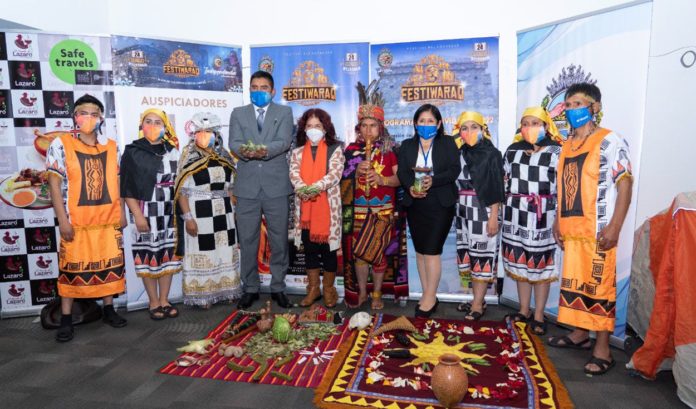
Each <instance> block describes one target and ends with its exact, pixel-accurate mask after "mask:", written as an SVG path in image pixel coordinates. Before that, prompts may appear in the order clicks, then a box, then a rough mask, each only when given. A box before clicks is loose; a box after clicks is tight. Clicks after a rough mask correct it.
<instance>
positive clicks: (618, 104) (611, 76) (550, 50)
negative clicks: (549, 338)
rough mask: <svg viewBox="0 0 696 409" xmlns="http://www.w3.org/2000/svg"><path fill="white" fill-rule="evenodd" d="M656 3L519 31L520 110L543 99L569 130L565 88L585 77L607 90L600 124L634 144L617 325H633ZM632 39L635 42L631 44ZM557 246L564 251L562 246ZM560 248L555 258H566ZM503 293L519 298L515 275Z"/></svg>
mask: <svg viewBox="0 0 696 409" xmlns="http://www.w3.org/2000/svg"><path fill="white" fill-rule="evenodd" d="M651 8H652V4H651V3H642V4H638V5H633V6H629V7H625V8H620V9H615V10H611V11H607V12H604V13H601V14H595V15H591V16H586V17H582V18H578V19H575V20H571V21H565V22H562V23H559V24H553V25H549V26H544V27H541V28H536V29H533V30H529V31H525V32H521V33H518V36H517V48H518V50H517V52H518V60H517V72H518V80H517V84H518V86H517V92H518V95H517V97H518V102H517V118H518V119H519V118H520V115H521V114H522V112H523V111H524V109H525V108H526V107H529V106H539V105H541V106H543V107H545V108H546V109H547V110H548V111H549V112H550V113H551V116H552V117H553V120H554V121H555V122H556V125H557V126H558V128H559V129H560V130H561V133H562V134H563V135H564V136H565V135H567V133H568V125H567V123H566V120H565V113H564V109H565V108H564V105H563V101H564V97H565V91H566V89H567V88H568V87H569V86H570V85H572V84H575V83H578V82H590V83H593V84H596V85H597V86H598V87H599V88H600V90H601V92H602V114H601V116H600V118H599V119H600V120H601V126H602V127H605V128H608V129H611V130H613V131H615V132H616V133H618V134H619V135H620V136H622V137H623V138H625V140H626V141H627V142H628V145H629V149H630V160H631V163H632V171H633V177H634V183H633V187H634V192H633V198H634V200H633V201H632V203H631V207H630V208H629V211H628V215H627V216H626V220H625V221H624V224H623V229H622V231H621V236H620V240H619V246H618V253H617V267H616V268H617V271H616V293H617V297H616V330H615V332H614V335H615V336H616V337H618V338H623V337H624V334H625V329H626V305H627V299H628V292H629V289H628V286H629V274H630V270H631V253H632V248H633V229H634V225H635V212H636V210H635V203H636V200H635V198H636V188H637V186H638V180H639V178H638V176H639V170H640V157H641V143H642V135H643V121H642V118H643V117H644V112H645V91H646V79H647V68H648V51H649V45H650V43H649V41H650V18H651ZM627 44H630V47H627V46H626V45H627ZM557 253H560V251H559V252H557ZM561 261H562V260H561V255H560V254H559V256H558V257H557V258H556V266H558V268H559V269H560V266H561V265H562V262H561ZM559 288H560V282H559V281H557V282H555V283H553V284H552V286H551V293H550V295H549V299H548V301H547V304H546V306H547V308H546V312H547V313H548V314H550V315H552V316H556V315H557V313H558V303H559ZM503 299H504V300H507V301H512V302H517V300H518V298H517V290H516V285H515V282H514V281H513V280H511V279H506V280H505V285H504V290H503Z"/></svg>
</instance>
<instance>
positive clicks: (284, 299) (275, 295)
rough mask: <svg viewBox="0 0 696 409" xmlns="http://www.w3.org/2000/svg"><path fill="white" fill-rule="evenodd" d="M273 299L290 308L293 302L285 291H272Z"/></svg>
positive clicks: (281, 305) (281, 306) (280, 305)
mask: <svg viewBox="0 0 696 409" xmlns="http://www.w3.org/2000/svg"><path fill="white" fill-rule="evenodd" d="M271 299H272V300H273V301H275V302H276V303H277V304H278V306H279V307H280V308H290V307H292V303H291V302H290V300H289V299H288V296H287V295H285V293H284V292H283V291H280V292H277V293H272V294H271Z"/></svg>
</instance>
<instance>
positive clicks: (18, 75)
mask: <svg viewBox="0 0 696 409" xmlns="http://www.w3.org/2000/svg"><path fill="white" fill-rule="evenodd" d="M15 64H16V68H15V69H14V74H15V75H14V80H13V87H14V88H38V87H39V84H37V75H36V72H37V70H38V68H37V66H36V63H33V62H13V65H15Z"/></svg>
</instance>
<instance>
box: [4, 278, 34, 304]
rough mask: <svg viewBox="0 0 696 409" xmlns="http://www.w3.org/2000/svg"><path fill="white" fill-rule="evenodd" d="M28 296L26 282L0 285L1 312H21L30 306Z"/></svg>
mask: <svg viewBox="0 0 696 409" xmlns="http://www.w3.org/2000/svg"><path fill="white" fill-rule="evenodd" d="M30 294H31V290H30V283H29V281H28V280H25V281H13V282H9V283H0V301H1V302H2V309H3V311H10V310H21V309H25V308H26V307H27V306H31V295H30Z"/></svg>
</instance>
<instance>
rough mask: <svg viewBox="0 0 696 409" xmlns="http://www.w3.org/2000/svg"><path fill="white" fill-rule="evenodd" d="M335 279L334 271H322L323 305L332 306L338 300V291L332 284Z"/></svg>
mask: <svg viewBox="0 0 696 409" xmlns="http://www.w3.org/2000/svg"><path fill="white" fill-rule="evenodd" d="M335 280H336V273H331V272H328V271H324V281H323V287H324V305H326V307H327V308H333V307H335V306H336V303H337V302H338V292H337V291H336V287H335V286H334V281H335Z"/></svg>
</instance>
